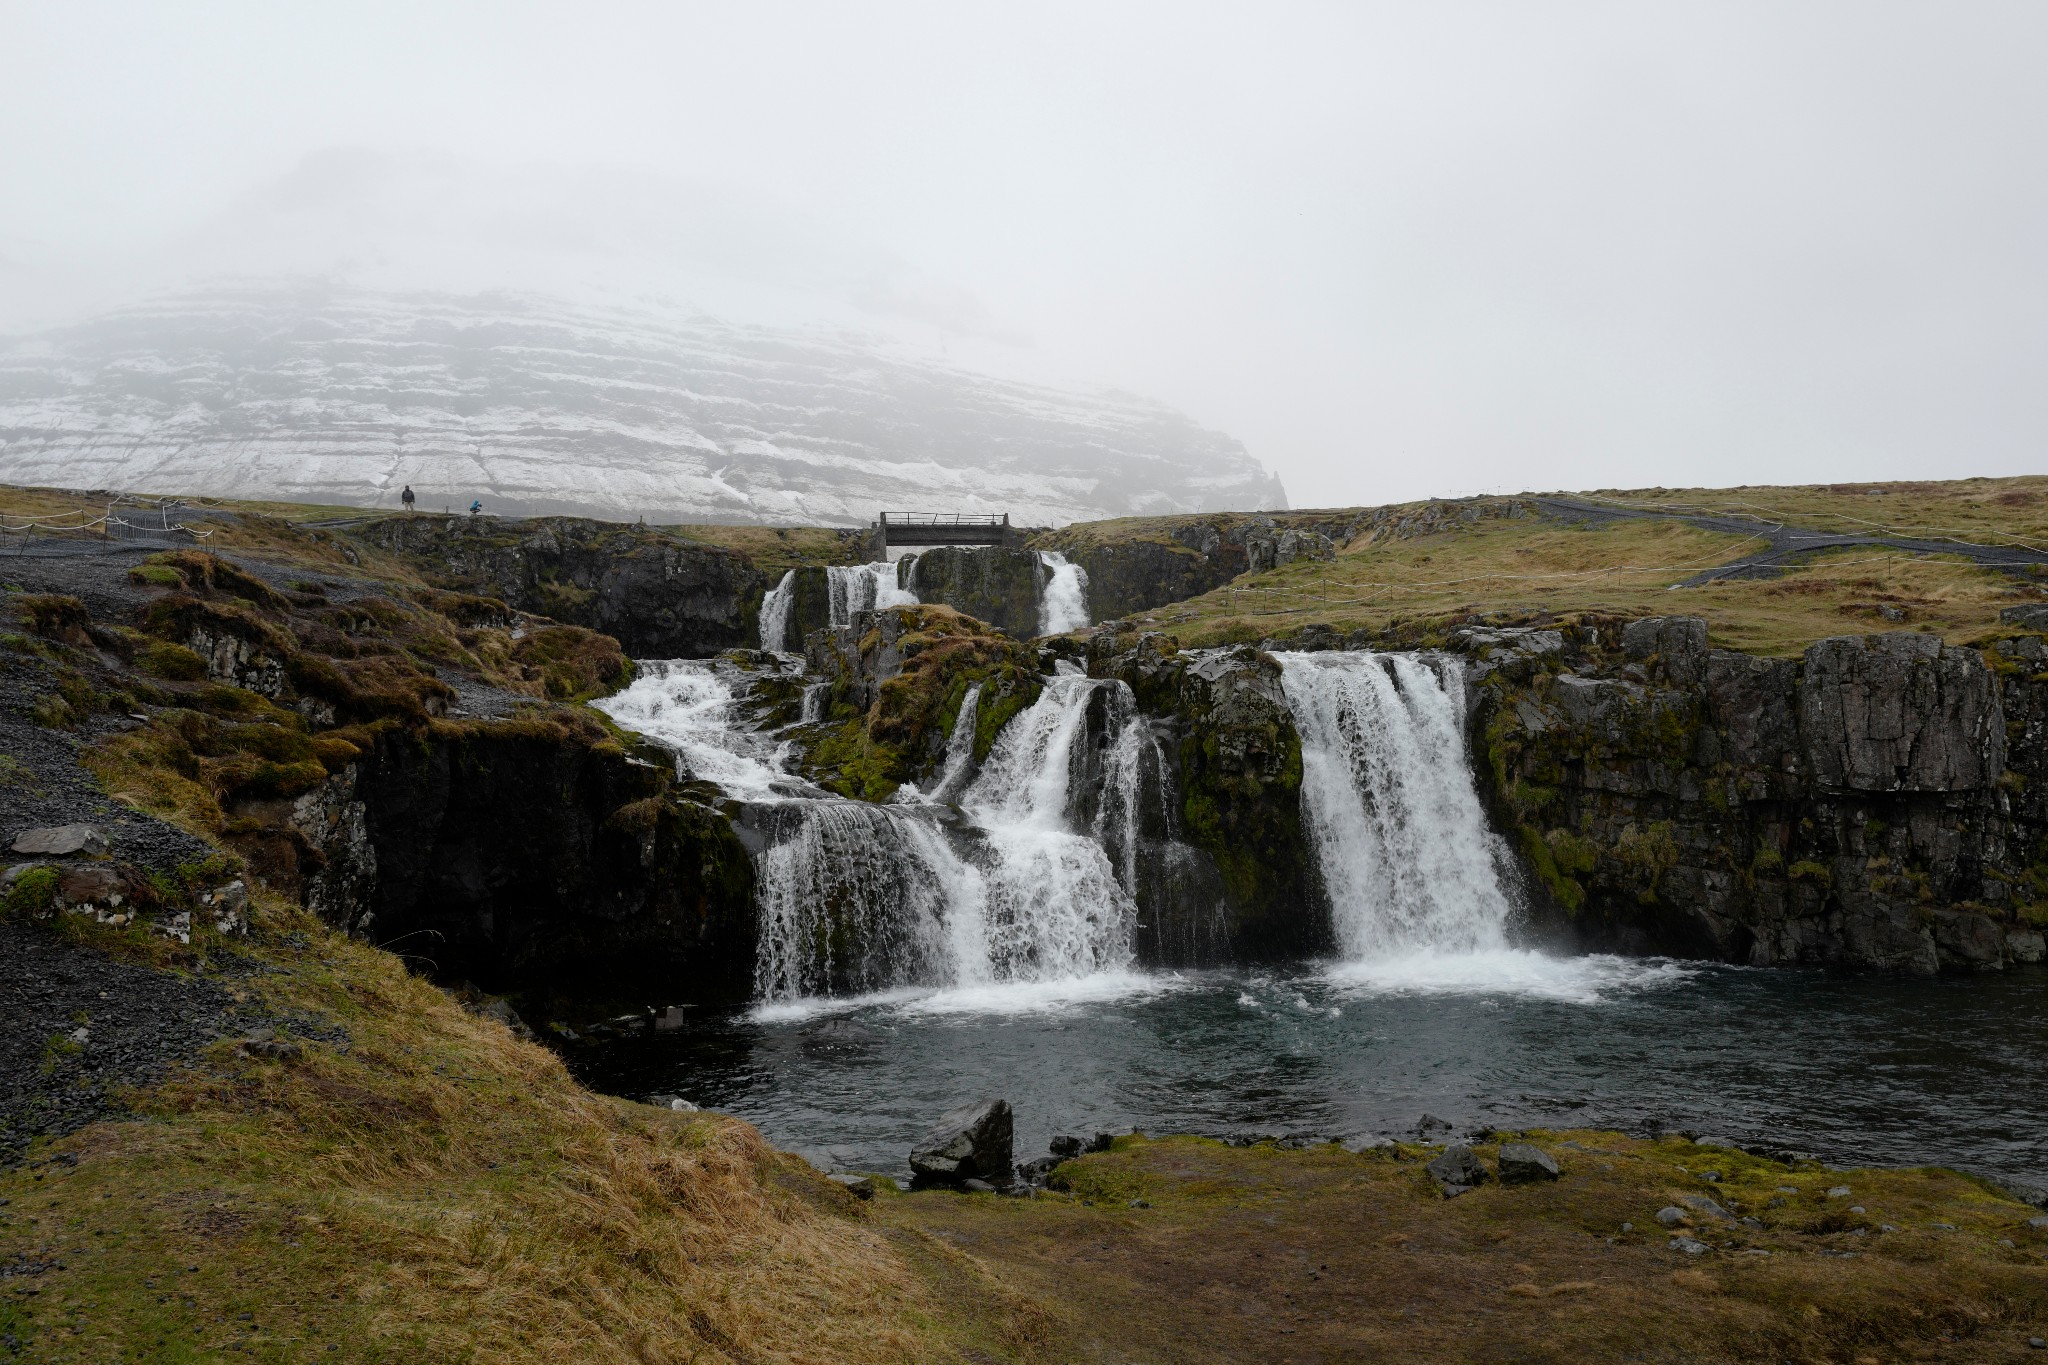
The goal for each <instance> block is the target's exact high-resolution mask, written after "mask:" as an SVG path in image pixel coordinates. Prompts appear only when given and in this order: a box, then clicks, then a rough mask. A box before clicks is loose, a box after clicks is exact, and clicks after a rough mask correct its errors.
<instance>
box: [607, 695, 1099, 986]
mask: <svg viewBox="0 0 2048 1365" xmlns="http://www.w3.org/2000/svg"><path fill="white" fill-rule="evenodd" d="M733 676H734V675H732V674H731V673H729V672H726V671H721V666H720V665H718V664H716V663H713V662H703V663H697V662H683V661H678V662H671V663H652V664H648V665H645V666H644V667H643V668H642V670H641V672H640V675H639V677H638V678H636V679H635V681H634V682H633V684H632V685H631V686H630V687H628V688H627V689H626V690H625V691H623V692H621V693H619V694H618V695H617V696H615V697H612V698H610V699H608V700H607V701H605V702H603V703H601V704H600V705H601V706H602V709H604V710H605V711H606V712H607V713H608V714H610V715H611V716H612V717H613V718H614V719H616V720H618V721H619V722H620V723H621V724H623V725H627V726H630V727H632V728H634V729H636V730H639V731H641V732H642V733H644V734H647V735H648V736H649V737H651V738H654V739H657V740H660V741H661V742H662V743H664V744H666V745H668V746H669V747H670V748H671V749H672V750H674V751H675V752H676V754H677V761H678V765H679V766H680V767H681V768H683V769H684V770H685V771H686V772H688V773H689V774H690V775H692V776H696V777H701V778H705V779H707V780H709V781H712V782H715V783H717V784H718V785H719V786H721V787H723V788H724V789H725V790H726V791H727V792H728V793H730V794H731V795H733V796H734V797H737V798H739V799H740V800H741V801H742V802H744V803H746V812H745V814H743V815H742V817H741V820H742V823H743V824H744V825H745V826H747V827H748V828H750V829H752V830H754V831H755V832H756V833H757V834H759V835H760V836H761V843H762V844H763V845H764V846H763V847H762V848H761V849H760V851H759V852H757V853H756V854H755V858H754V862H755V886H756V892H755V894H756V904H757V908H758V910H759V914H760V921H759V923H760V928H759V949H758V952H757V957H756V966H755V985H756V989H757V991H758V993H759V995H760V997H761V998H762V999H763V1000H765V1001H771V1002H772V1001H787V1000H792V999H797V998H801V997H805V996H812V995H819V994H826V993H840V994H845V993H863V992H870V991H876V990H880V989H884V988H887V987H969V986H981V985H989V984H995V983H1006V982H1056V981H1061V980H1066V979H1070V978H1077V977H1086V976H1089V975H1092V974H1096V973H1100V972H1105V971H1115V970H1118V969H1121V968H1124V967H1127V966H1129V965H1130V962H1131V960H1132V957H1133V945H1132V934H1133V930H1134V928H1135V924H1136V905H1135V903H1134V902H1133V900H1132V898H1131V896H1130V894H1129V893H1128V891H1127V890H1126V888H1125V886H1124V885H1123V883H1122V882H1121V881H1120V880H1119V878H1118V875H1117V872H1116V870H1115V869H1114V868H1112V866H1111V865H1110V861H1109V858H1108V857H1107V856H1106V855H1105V853H1104V852H1103V847H1102V845H1101V844H1099V843H1097V842H1096V841H1095V840H1094V839H1093V838H1091V837H1090V836H1089V835H1088V834H1087V833H1084V832H1082V831H1081V830H1079V829H1078V828H1077V827H1076V821H1075V818H1074V810H1075V807H1076V804H1077V795H1078V793H1077V782H1076V776H1077V774H1079V773H1082V772H1083V771H1085V768H1086V756H1085V754H1084V752H1083V746H1081V745H1080V744H1079V743H1078V740H1079V738H1080V736H1081V735H1082V733H1083V732H1084V730H1085V727H1086V719H1087V713H1088V709H1089V706H1090V704H1091V703H1092V702H1094V701H1095V700H1096V699H1097V698H1098V697H1105V698H1106V699H1107V700H1108V702H1109V703H1110V705H1111V707H1112V711H1113V713H1114V714H1115V715H1116V717H1117V718H1118V719H1119V720H1120V721H1121V720H1122V719H1123V718H1125V717H1127V716H1128V715H1129V714H1130V713H1131V712H1132V711H1133V710H1134V706H1133V703H1132V702H1131V699H1130V694H1129V689H1127V688H1125V687H1124V686H1123V684H1121V683H1111V682H1101V681H1097V680H1093V679H1089V678H1086V677H1083V676H1080V675H1079V674H1063V675H1060V676H1057V677H1054V678H1052V679H1050V680H1048V682H1047V684H1046V686H1045V688H1044V690H1043V692H1042V693H1041V695H1040V696H1039V698H1038V700H1037V701H1036V702H1035V703H1033V705H1032V706H1030V707H1028V708H1027V709H1026V710H1024V711H1023V712H1021V713H1020V714H1019V715H1017V716H1016V717H1014V718H1013V719H1012V720H1011V722H1010V723H1009V724H1008V725H1007V726H1005V727H1004V730H1003V733H1002V735H1001V736H1000V737H999V738H998V740H997V743H996V746H995V748H994V749H993V750H992V751H991V752H990V754H989V757H988V761H987V762H986V763H985V764H984V765H982V768H981V770H980V771H979V773H974V772H973V751H974V735H975V730H976V720H977V717H978V715H979V708H980V703H981V689H980V687H979V686H976V687H973V688H970V689H969V691H968V693H967V695H966V696H965V697H964V698H963V699H962V701H961V706H960V713H959V715H958V716H957V717H956V719H955V721H954V724H953V729H952V732H951V734H950V735H949V737H948V742H947V757H946V761H945V764H944V768H943V771H942V776H941V778H940V780H939V783H938V785H937V787H936V788H935V790H934V793H933V796H932V797H931V798H918V797H915V796H911V797H910V799H907V800H902V801H898V802H892V803H889V804H885V805H874V804H869V803H866V802H859V801H849V800H845V799H842V798H840V797H836V796H832V795H830V794H828V793H826V792H823V791H820V790H818V789H817V788H815V787H813V786H811V785H809V784H808V783H806V782H804V781H803V780H802V779H800V778H798V777H796V776H795V775H794V774H792V773H791V772H789V771H788V759H789V753H788V748H787V746H786V745H784V744H781V743H778V742H776V741H773V740H772V739H770V738H769V737H767V736H763V735H761V734H758V733H756V732H753V731H751V730H749V729H747V728H746V726H745V724H744V722H743V718H742V716H741V715H740V708H739V707H738V705H737V703H736V699H735V693H734V690H733ZM970 776H971V778H972V780H971V781H970V780H969V778H970ZM963 789H964V790H963ZM955 791H959V792H960V795H959V796H958V800H959V810H960V812H961V814H960V816H958V817H956V816H954V815H952V813H951V808H950V807H948V806H946V805H944V804H942V802H944V801H946V800H948V799H950V798H952V795H953V793H954V792H955ZM1132 799H1133V800H1136V799H1138V798H1136V797H1135V796H1134V797H1133V798H1132ZM954 824H958V825H960V826H961V827H960V828H957V829H955V828H951V827H950V826H952V825H954Z"/></svg>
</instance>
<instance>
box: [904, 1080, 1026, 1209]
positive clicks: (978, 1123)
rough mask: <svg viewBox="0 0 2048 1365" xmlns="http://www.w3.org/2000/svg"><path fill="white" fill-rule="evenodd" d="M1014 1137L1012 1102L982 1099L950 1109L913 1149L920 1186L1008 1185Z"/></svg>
mask: <svg viewBox="0 0 2048 1365" xmlns="http://www.w3.org/2000/svg"><path fill="white" fill-rule="evenodd" d="M1013 1138H1014V1132H1013V1124H1012V1119H1011V1114H1010V1104H1009V1101H1007V1100H997V1099H988V1100H977V1101H975V1102H974V1103H971V1104H963V1105H960V1106H958V1107H956V1108H953V1109H949V1110H947V1111H946V1112H945V1113H944V1114H942V1115H941V1116H940V1117H939V1121H938V1122H937V1123H936V1124H934V1125H932V1130H931V1131H930V1132H929V1133H927V1134H925V1136H924V1137H923V1138H922V1139H920V1140H919V1141H918V1143H917V1145H916V1146H915V1147H913V1148H911V1150H910V1169H911V1172H912V1173H913V1174H914V1175H915V1176H916V1177H917V1179H918V1181H919V1183H921V1184H932V1185H963V1186H964V1184H965V1182H968V1181H974V1180H979V1181H981V1182H983V1183H985V1184H988V1185H989V1188H990V1189H993V1188H994V1184H993V1183H991V1182H1000V1183H1004V1184H1007V1183H1008V1182H1009V1179H1010V1173H1011V1165H1012V1162H1011V1145H1012V1141H1013Z"/></svg>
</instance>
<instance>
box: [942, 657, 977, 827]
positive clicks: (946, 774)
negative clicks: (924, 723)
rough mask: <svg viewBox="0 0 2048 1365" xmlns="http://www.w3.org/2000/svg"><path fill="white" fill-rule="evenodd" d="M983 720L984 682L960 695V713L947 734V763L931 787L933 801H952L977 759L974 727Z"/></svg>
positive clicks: (955, 717)
mask: <svg viewBox="0 0 2048 1365" xmlns="http://www.w3.org/2000/svg"><path fill="white" fill-rule="evenodd" d="M980 720H981V684H980V683H976V684H974V685H973V686H972V687H970V688H968V689H967V695H966V696H964V697H962V698H960V713H959V714H958V715H956V716H954V717H953V729H952V733H950V734H948V735H947V736H946V761H945V766H943V767H942V768H940V769H939V784H938V785H937V786H936V787H933V788H932V800H934V801H950V800H952V799H953V793H954V792H955V791H957V790H958V789H959V787H960V785H961V783H962V782H963V781H965V779H966V777H967V769H968V768H969V766H971V765H972V764H973V762H974V729H975V726H976V725H977V724H978V723H979V721H980Z"/></svg>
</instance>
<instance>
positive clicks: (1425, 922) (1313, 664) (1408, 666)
mask: <svg viewBox="0 0 2048 1365" xmlns="http://www.w3.org/2000/svg"><path fill="white" fill-rule="evenodd" d="M1277 657H1278V658H1279V660H1280V668H1281V675H1280V676H1281V685H1282V687H1283V688H1284V690H1285V692H1286V697H1287V704H1288V708H1289V709H1290V710H1291V711H1292V712H1293V714H1294V721H1295V725H1296V727H1297V728H1298V729H1299V730H1300V732H1301V769H1302V781H1301V798H1302V810H1303V814H1304V816H1305V817H1306V820H1307V824H1308V829H1309V834H1310V837H1311V839H1312V840H1313V841H1314V844H1315V849H1316V856H1317V862H1318V865H1319V867H1320V869H1321V871H1322V875H1323V884H1324V886H1325V887H1326V888H1327V889H1328V891H1329V896H1330V906H1331V915H1332V918H1333V921H1334V924H1335V928H1336V931H1337V940H1338V943H1339V945H1340V947H1341V948H1342V950H1343V953H1344V955H1345V956H1346V957H1347V958H1350V959H1353V960H1364V959H1375V958H1382V957H1389V956H1394V955H1398V954H1403V953H1415V952H1437V953H1478V952H1487V951H1492V950H1498V949H1501V948H1504V947H1505V946H1506V934H1505V930H1506V925H1507V919H1508V915H1509V911H1510V908H1511V907H1510V904H1509V900H1508V896H1507V893H1506V891H1505V890H1504V889H1503V888H1502V886H1501V881H1500V874H1499V871H1498V866H1497V861H1496V859H1497V854H1498V849H1497V841H1496V840H1495V838H1494V836H1493V834H1492V833H1491V831H1489V830H1488V828H1487V826H1486V818H1485V814H1484V812H1483V811H1482V810H1481V808H1480V805H1479V795H1478V792H1477V791H1476V790H1475V789H1474V787H1473V783H1472V775H1471V769H1470V767H1469V766H1468V762H1467V758H1466V751H1465V732H1464V714H1465V712H1464V685H1463V679H1462V675H1460V674H1459V673H1458V672H1457V670H1456V669H1455V668H1446V669H1442V670H1439V669H1437V668H1434V667H1432V666H1431V665H1430V664H1428V663H1426V662H1424V661H1423V660H1421V659H1418V658H1415V657H1413V656H1410V655H1403V654H1369V653H1354V652H1341V653H1317V654H1297V653H1289V654H1280V655H1278V656H1277Z"/></svg>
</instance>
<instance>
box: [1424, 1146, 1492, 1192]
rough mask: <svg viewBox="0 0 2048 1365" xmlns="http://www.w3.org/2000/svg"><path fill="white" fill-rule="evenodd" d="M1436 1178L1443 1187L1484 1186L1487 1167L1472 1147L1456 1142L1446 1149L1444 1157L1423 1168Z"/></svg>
mask: <svg viewBox="0 0 2048 1365" xmlns="http://www.w3.org/2000/svg"><path fill="white" fill-rule="evenodd" d="M1423 1169H1424V1170H1426V1171H1428V1172H1429V1173H1430V1174H1431V1175H1433V1176H1435V1177H1436V1179H1437V1183H1438V1184H1441V1185H1464V1186H1467V1187H1470V1186H1473V1185H1482V1184H1484V1183H1486V1178H1487V1176H1486V1166H1485V1164H1484V1163H1482V1162H1481V1161H1480V1160H1479V1158H1478V1156H1477V1155H1475V1154H1474V1153H1473V1151H1472V1149H1471V1148H1470V1147H1467V1146H1466V1145H1465V1144H1464V1143H1462V1142H1454V1143H1452V1144H1451V1145H1450V1146H1449V1147H1446V1148H1445V1149H1444V1153H1443V1155H1442V1156H1440V1157H1438V1158H1436V1160H1434V1161H1432V1162H1430V1163H1429V1164H1428V1165H1427V1166H1425V1167H1423Z"/></svg>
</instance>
